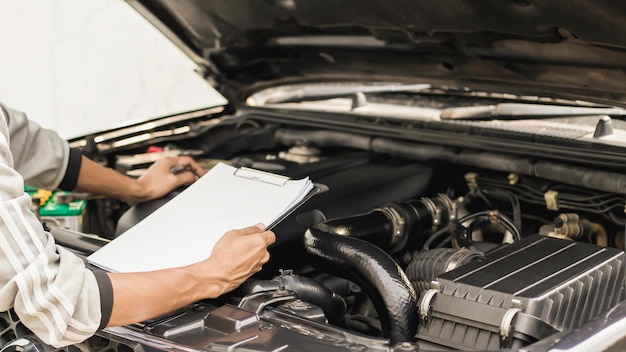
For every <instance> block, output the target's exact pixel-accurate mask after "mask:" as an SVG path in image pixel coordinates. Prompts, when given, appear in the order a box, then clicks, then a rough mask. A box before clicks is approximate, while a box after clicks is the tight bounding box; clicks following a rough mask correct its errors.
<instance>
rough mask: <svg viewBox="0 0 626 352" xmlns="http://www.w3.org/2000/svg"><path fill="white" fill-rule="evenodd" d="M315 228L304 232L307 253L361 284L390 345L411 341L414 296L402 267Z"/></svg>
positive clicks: (345, 238) (361, 245)
mask: <svg viewBox="0 0 626 352" xmlns="http://www.w3.org/2000/svg"><path fill="white" fill-rule="evenodd" d="M318 225H319V224H318ZM318 225H315V226H313V227H312V228H310V229H309V230H307V232H306V233H305V236H304V238H305V249H306V251H307V253H309V254H310V255H311V256H313V257H314V258H316V259H318V260H319V261H320V262H322V263H323V264H325V265H329V266H330V267H331V268H333V270H335V271H336V270H337V269H339V270H341V272H340V273H339V274H340V276H341V275H346V276H345V277H346V278H349V279H352V278H354V279H355V281H357V283H358V284H359V285H361V287H362V288H363V290H364V291H365V292H367V293H368V296H369V297H370V299H371V300H372V303H373V304H374V307H375V308H376V311H377V312H378V315H379V317H380V319H381V324H382V327H383V334H384V335H385V337H389V339H390V343H391V345H395V344H396V343H399V342H411V341H414V340H415V335H416V333H417V326H418V321H419V318H418V314H417V296H416V294H415V290H414V289H413V287H412V286H411V284H410V282H409V279H408V278H407V276H406V274H405V273H404V272H403V271H402V268H400V266H399V265H398V264H397V263H396V262H395V261H394V260H393V258H391V257H390V256H389V255H388V254H387V253H386V252H384V251H383V250H382V249H380V248H379V247H376V246H375V245H373V244H371V243H368V242H366V241H363V240H361V239H358V238H351V237H348V236H338V235H334V234H330V233H327V232H325V231H324V230H323V229H320V228H318Z"/></svg>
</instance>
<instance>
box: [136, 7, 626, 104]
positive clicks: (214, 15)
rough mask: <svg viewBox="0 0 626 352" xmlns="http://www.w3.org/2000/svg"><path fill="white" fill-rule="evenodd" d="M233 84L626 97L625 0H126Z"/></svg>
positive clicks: (239, 89)
mask: <svg viewBox="0 0 626 352" xmlns="http://www.w3.org/2000/svg"><path fill="white" fill-rule="evenodd" d="M129 3H131V5H133V6H134V7H135V8H136V9H138V10H139V11H140V12H141V13H143V14H144V15H145V16H146V17H147V18H148V19H149V20H150V21H151V22H152V23H153V24H155V25H156V26H157V27H158V28H160V29H161V30H162V31H163V32H164V33H165V34H166V35H168V36H169V37H170V39H172V40H173V41H174V42H175V43H176V44H177V45H178V46H179V47H181V48H182V49H183V50H184V51H185V52H186V53H187V54H188V55H189V56H190V57H192V58H193V59H194V60H195V61H196V62H197V63H198V65H199V66H200V67H201V68H203V69H204V70H206V71H205V73H206V76H207V78H209V79H210V80H211V81H212V83H214V86H216V87H217V88H218V89H220V91H221V92H222V93H223V94H225V95H226V96H227V98H230V99H231V102H233V100H237V99H235V98H240V99H243V98H245V97H246V96H247V95H249V94H250V92H251V91H253V90H255V89H257V88H261V87H260V86H261V85H264V84H267V85H272V84H275V83H277V82H280V81H282V82H293V81H294V80H297V81H303V80H309V81H312V80H324V79H334V80H337V79H351V80H353V79H359V80H363V79H369V78H375V79H380V80H387V81H389V80H393V81H410V82H418V83H419V82H422V81H426V80H427V81H428V83H430V84H433V83H440V84H444V85H452V86H459V87H469V88H472V89H481V90H485V89H487V90H489V88H490V87H495V85H498V90H500V91H501V90H502V88H503V87H502V85H503V84H507V85H509V87H510V88H509V89H510V93H513V94H536V95H542V94H546V95H550V96H559V97H563V98H569V99H572V98H574V99H587V100H593V101H596V102H603V103H608V104H611V105H624V102H625V101H626V75H625V74H624V66H625V65H626V51H625V49H626V22H624V21H623V18H624V15H625V14H626V5H624V4H622V3H621V2H615V1H610V0H600V1H591V0H573V1H570V2H568V3H567V4H563V3H560V2H554V1H545V0H514V1H505V2H502V1H495V0H491V1H480V2H476V1H468V0H445V1H436V2H433V1H415V0H402V1H394V2H389V1H382V0H367V1H363V0H359V1H354V0H352V1H344V0H342V1H321V0H320V1H299V0H266V1H240V0H231V1H209V0H201V1H198V0H195V1H194V0H149V1H146V0H132V1H129Z"/></svg>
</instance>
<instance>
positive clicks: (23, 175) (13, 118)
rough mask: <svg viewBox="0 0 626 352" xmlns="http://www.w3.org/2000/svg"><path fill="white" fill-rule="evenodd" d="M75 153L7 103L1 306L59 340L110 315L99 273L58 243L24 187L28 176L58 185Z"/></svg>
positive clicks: (1, 152) (0, 144)
mask: <svg viewBox="0 0 626 352" xmlns="http://www.w3.org/2000/svg"><path fill="white" fill-rule="evenodd" d="M68 160H69V148H68V145H67V142H66V141H64V140H63V139H62V138H60V137H59V136H58V135H57V134H56V133H54V132H52V131H50V130H46V129H43V128H41V127H40V126H38V125H37V124H35V123H33V122H31V121H29V120H28V119H27V118H26V116H25V115H24V114H23V113H20V112H18V111H15V110H11V109H9V108H7V107H6V106H3V105H1V104H0V311H6V310H9V309H11V308H13V309H14V310H15V312H16V314H17V315H18V317H19V318H20V321H21V322H22V323H23V324H24V325H25V326H26V327H27V328H29V329H30V330H31V331H33V332H34V333H35V334H36V335H37V336H38V337H39V338H40V339H41V340H42V341H43V342H45V343H47V344H50V345H52V346H54V347H57V348H58V347H61V346H67V345H70V344H74V343H78V342H81V341H83V340H85V339H86V338H88V337H90V336H91V335H93V334H94V333H95V332H96V331H97V329H98V328H99V327H100V326H101V323H102V316H103V314H102V309H103V308H102V307H101V298H100V286H101V284H99V280H97V279H96V275H94V273H93V272H92V271H90V270H88V269H86V268H85V264H84V262H83V260H82V259H81V258H79V257H77V256H76V255H74V254H73V253H71V252H69V251H67V250H65V249H64V248H62V247H59V246H57V245H55V243H54V239H53V237H52V235H50V234H49V233H47V232H45V231H44V229H43V227H42V226H41V224H40V223H39V221H38V219H37V218H36V217H35V215H34V214H33V213H32V212H31V211H30V197H29V196H28V195H27V194H25V193H24V180H26V182H27V183H28V184H29V185H33V186H37V187H42V188H46V189H55V188H56V187H57V186H58V185H59V184H60V183H61V181H62V180H63V177H64V176H65V174H66V169H67V166H68ZM101 276H102V275H99V277H101ZM104 276H106V275H104ZM101 280H102V279H100V281H101ZM109 284H110V283H109ZM99 285H100V286H99ZM107 309H108V308H107ZM105 316H107V314H105Z"/></svg>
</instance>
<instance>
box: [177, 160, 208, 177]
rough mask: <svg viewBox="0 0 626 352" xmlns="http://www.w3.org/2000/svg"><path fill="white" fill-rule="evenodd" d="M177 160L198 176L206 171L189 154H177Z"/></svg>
mask: <svg viewBox="0 0 626 352" xmlns="http://www.w3.org/2000/svg"><path fill="white" fill-rule="evenodd" d="M177 162H178V163H179V164H181V165H186V166H188V167H189V170H190V171H192V172H193V173H194V174H195V175H196V176H198V177H199V176H203V175H204V174H205V173H206V171H205V170H204V169H203V168H202V167H201V166H200V165H199V164H198V163H196V161H195V160H193V158H191V157H189V156H179V157H178V160H177Z"/></svg>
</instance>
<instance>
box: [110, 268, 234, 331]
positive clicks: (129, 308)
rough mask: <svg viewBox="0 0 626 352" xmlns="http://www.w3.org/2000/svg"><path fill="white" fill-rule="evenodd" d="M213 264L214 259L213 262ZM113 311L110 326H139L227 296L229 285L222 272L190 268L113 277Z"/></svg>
mask: <svg viewBox="0 0 626 352" xmlns="http://www.w3.org/2000/svg"><path fill="white" fill-rule="evenodd" d="M209 261H210V259H209ZM108 275H109V277H110V278H111V285H112V286H113V310H112V312H111V319H110V320H109V324H108V326H118V325H127V324H132V323H136V322H139V321H143V320H147V319H150V318H154V317H157V316H159V315H162V314H165V313H168V312H171V311H173V310H175V309H178V308H181V307H183V306H185V305H188V304H191V303H193V302H196V301H199V300H201V299H205V298H216V297H218V296H220V295H221V294H222V293H224V292H225V290H226V287H227V286H228V282H229V281H230V280H229V279H228V278H227V277H223V275H221V274H220V273H219V272H218V271H213V272H206V271H204V272H202V274H201V275H202V277H199V276H198V270H192V269H191V266H190V267H183V268H174V269H165V270H158V271H152V272H144V273H109V274H108Z"/></svg>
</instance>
